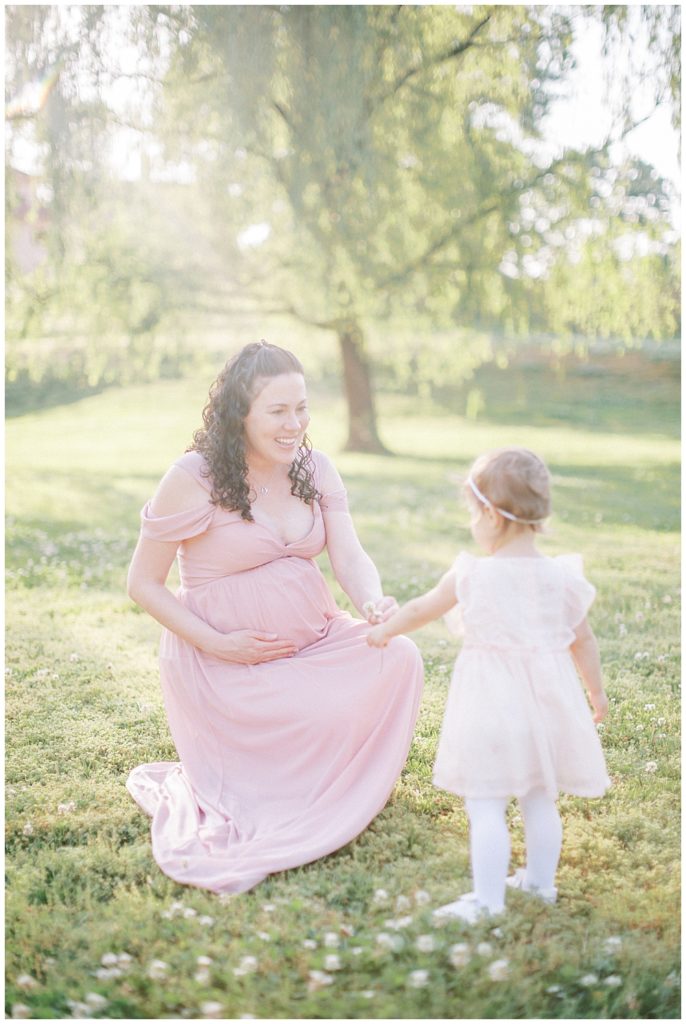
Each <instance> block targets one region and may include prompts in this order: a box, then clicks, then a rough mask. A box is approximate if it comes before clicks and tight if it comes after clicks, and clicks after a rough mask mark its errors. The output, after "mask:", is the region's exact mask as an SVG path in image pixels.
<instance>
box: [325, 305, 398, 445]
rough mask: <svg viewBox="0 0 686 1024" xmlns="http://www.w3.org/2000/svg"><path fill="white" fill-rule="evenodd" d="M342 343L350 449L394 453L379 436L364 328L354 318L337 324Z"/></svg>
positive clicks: (340, 343)
mask: <svg viewBox="0 0 686 1024" xmlns="http://www.w3.org/2000/svg"><path fill="white" fill-rule="evenodd" d="M336 333H337V334H338V343H339V345H340V346H341V355H342V357H343V381H344V386H345V397H346V401H347V403H348V440H347V441H346V442H345V451H347V452H374V453H376V454H378V455H388V454H390V453H389V451H388V449H387V448H386V447H384V445H383V444H382V443H381V440H380V438H379V435H378V432H377V428H376V410H375V408H374V392H373V390H372V382H371V376H370V368H369V363H368V362H367V359H366V356H365V354H364V349H363V346H362V341H363V339H362V331H361V330H360V328H359V326H358V325H357V323H355V321H353V320H347V321H342V322H340V323H339V324H337V326H336Z"/></svg>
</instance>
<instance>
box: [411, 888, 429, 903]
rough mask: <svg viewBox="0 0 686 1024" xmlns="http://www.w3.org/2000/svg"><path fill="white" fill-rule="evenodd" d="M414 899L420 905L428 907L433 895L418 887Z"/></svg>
mask: <svg viewBox="0 0 686 1024" xmlns="http://www.w3.org/2000/svg"><path fill="white" fill-rule="evenodd" d="M414 901H415V903H416V905H417V906H418V907H426V906H428V904H429V903H431V896H430V895H429V894H428V892H426V890H425V889H417V891H416V893H415V894H414Z"/></svg>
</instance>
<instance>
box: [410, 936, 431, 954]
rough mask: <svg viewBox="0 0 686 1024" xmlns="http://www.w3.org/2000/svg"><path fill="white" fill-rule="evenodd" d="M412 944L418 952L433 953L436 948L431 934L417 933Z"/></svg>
mask: <svg viewBox="0 0 686 1024" xmlns="http://www.w3.org/2000/svg"><path fill="white" fill-rule="evenodd" d="M414 946H415V949H417V950H418V951H419V952H420V953H433V951H434V950H435V948H436V940H435V939H434V937H433V935H419V936H418V937H417V940H416V942H415V944H414Z"/></svg>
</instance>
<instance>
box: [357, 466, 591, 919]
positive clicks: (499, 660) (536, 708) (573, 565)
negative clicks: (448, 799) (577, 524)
mask: <svg viewBox="0 0 686 1024" xmlns="http://www.w3.org/2000/svg"><path fill="white" fill-rule="evenodd" d="M465 494H466V498H467V503H468V505H469V508H470V511H471V520H470V528H471V532H472V536H473V537H474V540H475V541H476V543H477V544H478V546H479V547H480V548H482V549H483V551H484V552H485V553H486V554H487V555H488V556H489V557H487V558H475V557H474V556H473V555H470V554H467V553H466V552H462V553H461V554H460V555H459V556H458V558H457V560H456V561H455V564H454V565H453V567H452V568H451V569H450V570H449V571H448V572H447V573H446V574H445V575H444V576H443V578H442V579H441V580H440V582H439V583H438V585H437V586H436V587H434V589H433V590H430V591H429V592H428V593H426V594H424V595H423V596H422V597H418V598H415V599H414V600H412V601H408V603H407V604H405V605H404V606H403V607H402V608H400V609H399V610H398V611H397V612H396V613H395V614H394V615H393V616H391V618H389V619H388V620H387V621H386V622H383V623H381V624H380V625H378V626H375V627H374V628H373V629H372V630H371V632H370V633H369V637H368V642H369V643H370V644H371V645H372V646H374V647H384V646H385V645H386V644H387V643H388V641H389V640H390V639H391V637H393V636H396V635H397V634H398V633H402V632H406V631H411V630H414V629H418V628H419V627H420V626H423V625H426V623H428V622H431V621H433V620H434V619H438V618H439V617H440V616H442V615H445V614H446V613H447V612H450V616H448V622H449V625H450V624H451V619H453V620H454V617H455V616H456V615H457V616H458V622H459V625H460V626H461V631H463V632H464V637H465V640H464V646H463V648H462V651H461V653H460V656H459V658H458V659H457V663H456V665H455V671H454V674H453V680H452V684H451V688H450V693H449V695H448V702H447V706H446V712H445V719H444V722H443V730H442V733H441V739H440V743H439V746H438V754H437V758H436V765H435V769H434V782H435V784H436V785H437V786H440V787H441V788H442V789H447V790H450V791H451V792H452V793H457V794H459V795H460V796H462V797H464V800H465V806H466V810H467V815H468V817H469V823H470V848H471V865H472V879H473V885H474V891H473V892H471V893H468V894H466V895H464V896H462V897H460V899H458V900H457V901H456V902H455V903H449V904H448V905H447V906H445V907H441V908H440V910H437V911H436V912H435V914H436V916H437V917H438V918H439V919H440V918H461V919H463V920H465V921H469V922H473V921H475V920H477V919H478V918H479V917H480V916H482V915H484V914H489V913H491V914H496V913H500V912H501V911H502V910H503V909H504V907H505V888H506V884H508V885H510V886H514V887H516V888H520V889H523V890H526V891H527V892H530V893H533V894H535V895H536V896H538V897H539V898H540V899H543V900H546V901H547V902H549V903H554V902H555V899H556V897H557V890H556V888H555V885H554V882H555V872H556V870H557V863H558V860H559V856H560V847H561V844H562V827H561V823H560V818H559V815H558V813H557V808H556V806H555V801H556V799H557V796H558V793H559V791H560V790H563V791H564V792H566V793H573V794H574V795H576V796H586V797H597V796H601V795H602V794H603V793H604V792H605V790H606V788H607V787H608V786H609V784H610V780H609V778H608V776H607V771H606V769H605V762H604V759H603V754H602V751H601V748H600V742H599V740H598V735H597V732H596V729H595V726H594V724H593V723H594V722H600V721H601V719H602V718H604V716H605V714H606V713H607V707H608V704H607V697H606V696H605V692H604V689H603V683H602V677H601V670H600V659H599V656H598V644H597V642H596V639H595V636H594V634H593V632H592V630H591V627H590V626H589V624H588V622H587V620H586V613H587V611H588V609H589V607H590V605H591V603H592V601H593V598H594V596H595V589H594V588H593V587H592V586H591V584H590V583H588V582H587V581H586V580H585V579H584V577H583V573H582V562H581V556H580V555H559V556H558V557H557V558H549V557H546V556H545V555H542V554H540V552H539V551H538V550H537V548H536V543H535V542H536V535H537V533H539V532H540V531H541V529H542V525H543V522H544V521H545V519H546V518H547V517H548V516H549V515H550V476H549V473H548V470H547V468H546V466H545V464H544V463H543V462H542V461H541V459H539V458H538V457H537V456H536V455H534V453H533V452H530V451H528V450H527V449H525V448H504V449H500V450H497V451H494V452H489V453H487V454H486V455H482V456H481V457H480V458H478V459H477V460H476V462H475V463H474V465H473V466H472V469H471V472H470V475H469V477H468V478H467V482H466V484H465ZM451 609H454V611H451ZM575 665H576V668H577V669H578V672H579V674H580V676H581V678H582V680H583V682H584V684H585V686H586V689H587V691H588V695H589V698H590V702H591V704H592V706H593V710H594V716H593V718H591V713H590V711H589V708H588V704H587V703H586V700H585V698H584V695H583V691H582V688H581V686H580V685H579V679H578V677H577V674H576V671H575V668H574V666H575ZM513 796H514V797H517V799H518V801H519V805H520V807H521V812H522V818H523V820H524V831H525V837H526V867H524V868H520V869H519V870H518V871H517V872H516V873H515V874H514V875H513V876H511V877H510V878H507V877H506V876H507V868H508V863H509V859H510V839H509V833H508V829H507V823H506V818H505V812H506V809H507V805H508V802H509V799H510V797H513Z"/></svg>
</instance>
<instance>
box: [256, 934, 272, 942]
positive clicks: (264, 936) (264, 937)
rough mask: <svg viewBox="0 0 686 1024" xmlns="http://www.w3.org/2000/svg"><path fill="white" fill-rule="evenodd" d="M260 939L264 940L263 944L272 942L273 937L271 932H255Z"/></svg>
mask: <svg viewBox="0 0 686 1024" xmlns="http://www.w3.org/2000/svg"><path fill="white" fill-rule="evenodd" d="M255 935H256V936H257V938H258V939H262V941H263V942H271V941H272V937H271V935H270V934H269V932H255Z"/></svg>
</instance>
